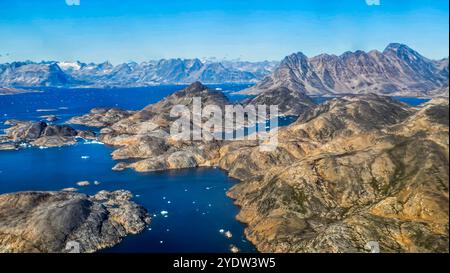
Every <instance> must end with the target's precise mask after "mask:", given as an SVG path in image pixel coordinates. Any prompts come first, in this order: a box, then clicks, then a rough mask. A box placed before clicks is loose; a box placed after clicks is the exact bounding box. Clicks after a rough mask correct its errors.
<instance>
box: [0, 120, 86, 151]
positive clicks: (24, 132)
mask: <svg viewBox="0 0 450 273" xmlns="http://www.w3.org/2000/svg"><path fill="white" fill-rule="evenodd" d="M5 124H7V125H11V127H10V128H7V129H5V135H3V136H1V137H0V144H1V145H2V146H0V150H2V149H4V150H6V149H7V148H8V147H9V149H13V147H15V148H19V147H21V146H23V144H29V145H32V146H39V147H60V146H64V145H72V144H75V143H76V138H77V137H81V138H85V139H94V138H95V133H94V132H91V131H77V130H75V129H73V128H72V127H70V126H67V125H49V124H47V123H46V122H42V121H41V122H31V121H17V120H9V121H6V122H5Z"/></svg>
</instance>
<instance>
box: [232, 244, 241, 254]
mask: <svg viewBox="0 0 450 273" xmlns="http://www.w3.org/2000/svg"><path fill="white" fill-rule="evenodd" d="M230 251H231V253H238V252H239V251H240V250H239V248H238V247H237V246H235V245H230Z"/></svg>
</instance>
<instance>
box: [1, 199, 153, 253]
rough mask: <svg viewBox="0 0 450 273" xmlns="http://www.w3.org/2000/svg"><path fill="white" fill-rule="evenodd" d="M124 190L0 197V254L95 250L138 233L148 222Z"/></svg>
mask: <svg viewBox="0 0 450 273" xmlns="http://www.w3.org/2000/svg"><path fill="white" fill-rule="evenodd" d="M131 197H132V195H131V193H130V192H128V191H124V190H119V191H114V192H108V191H101V192H99V193H97V194H96V195H94V196H87V195H85V194H81V193H74V192H19V193H9V194H3V195H0V252H45V253H48V252H70V251H80V252H94V251H96V250H99V249H103V248H107V247H111V246H113V245H115V244H117V243H119V242H120V241H121V239H122V238H123V237H124V236H126V235H127V234H136V233H139V232H140V231H142V230H143V229H144V228H145V226H146V225H147V224H149V223H150V218H149V215H148V213H147V212H146V211H145V209H144V208H143V207H141V206H139V205H137V204H135V203H133V202H132V201H130V199H131Z"/></svg>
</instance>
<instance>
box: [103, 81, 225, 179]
mask: <svg viewBox="0 0 450 273" xmlns="http://www.w3.org/2000/svg"><path fill="white" fill-rule="evenodd" d="M194 98H200V100H201V105H202V106H205V105H217V106H219V107H221V108H222V109H223V108H224V107H225V105H227V104H230V102H229V101H228V99H227V98H226V97H225V95H223V94H222V92H220V91H216V90H211V89H209V88H207V87H206V86H204V85H202V84H201V83H199V82H196V83H194V84H191V85H190V86H189V87H187V88H186V89H183V90H181V91H178V92H175V93H174V94H172V95H170V96H169V97H167V98H165V99H164V100H162V101H160V102H158V103H155V104H152V105H149V106H147V107H145V108H144V109H143V110H141V111H138V112H136V113H134V114H133V115H131V116H129V117H127V118H124V119H122V120H120V121H118V122H116V123H115V124H113V125H112V126H109V127H106V128H104V129H102V130H101V133H100V140H101V141H102V142H103V143H106V144H109V145H113V146H116V147H117V149H116V150H115V151H114V152H113V153H112V156H113V158H114V159H120V160H125V159H133V161H132V162H131V163H124V162H122V163H119V164H118V165H117V166H116V167H115V168H114V169H115V170H120V169H123V168H126V167H130V168H134V169H136V170H139V171H155V170H165V169H177V168H191V167H197V166H201V165H210V160H211V159H212V158H213V157H215V156H216V155H215V153H216V152H217V151H218V147H219V142H218V141H203V140H195V141H193V140H190V139H189V140H182V139H177V138H173V136H170V125H171V124H172V122H173V121H174V120H176V119H178V118H179V117H171V115H170V111H171V110H172V108H173V107H174V106H175V105H183V106H186V107H188V108H189V109H192V107H193V99H194ZM200 123H201V119H200ZM189 124H190V126H191V127H192V126H201V125H200V124H199V122H195V121H194V120H191V121H190V123H189Z"/></svg>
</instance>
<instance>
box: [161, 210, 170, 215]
mask: <svg viewBox="0 0 450 273" xmlns="http://www.w3.org/2000/svg"><path fill="white" fill-rule="evenodd" d="M167 214H169V212H168V211H167V210H162V211H161V215H167Z"/></svg>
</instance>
